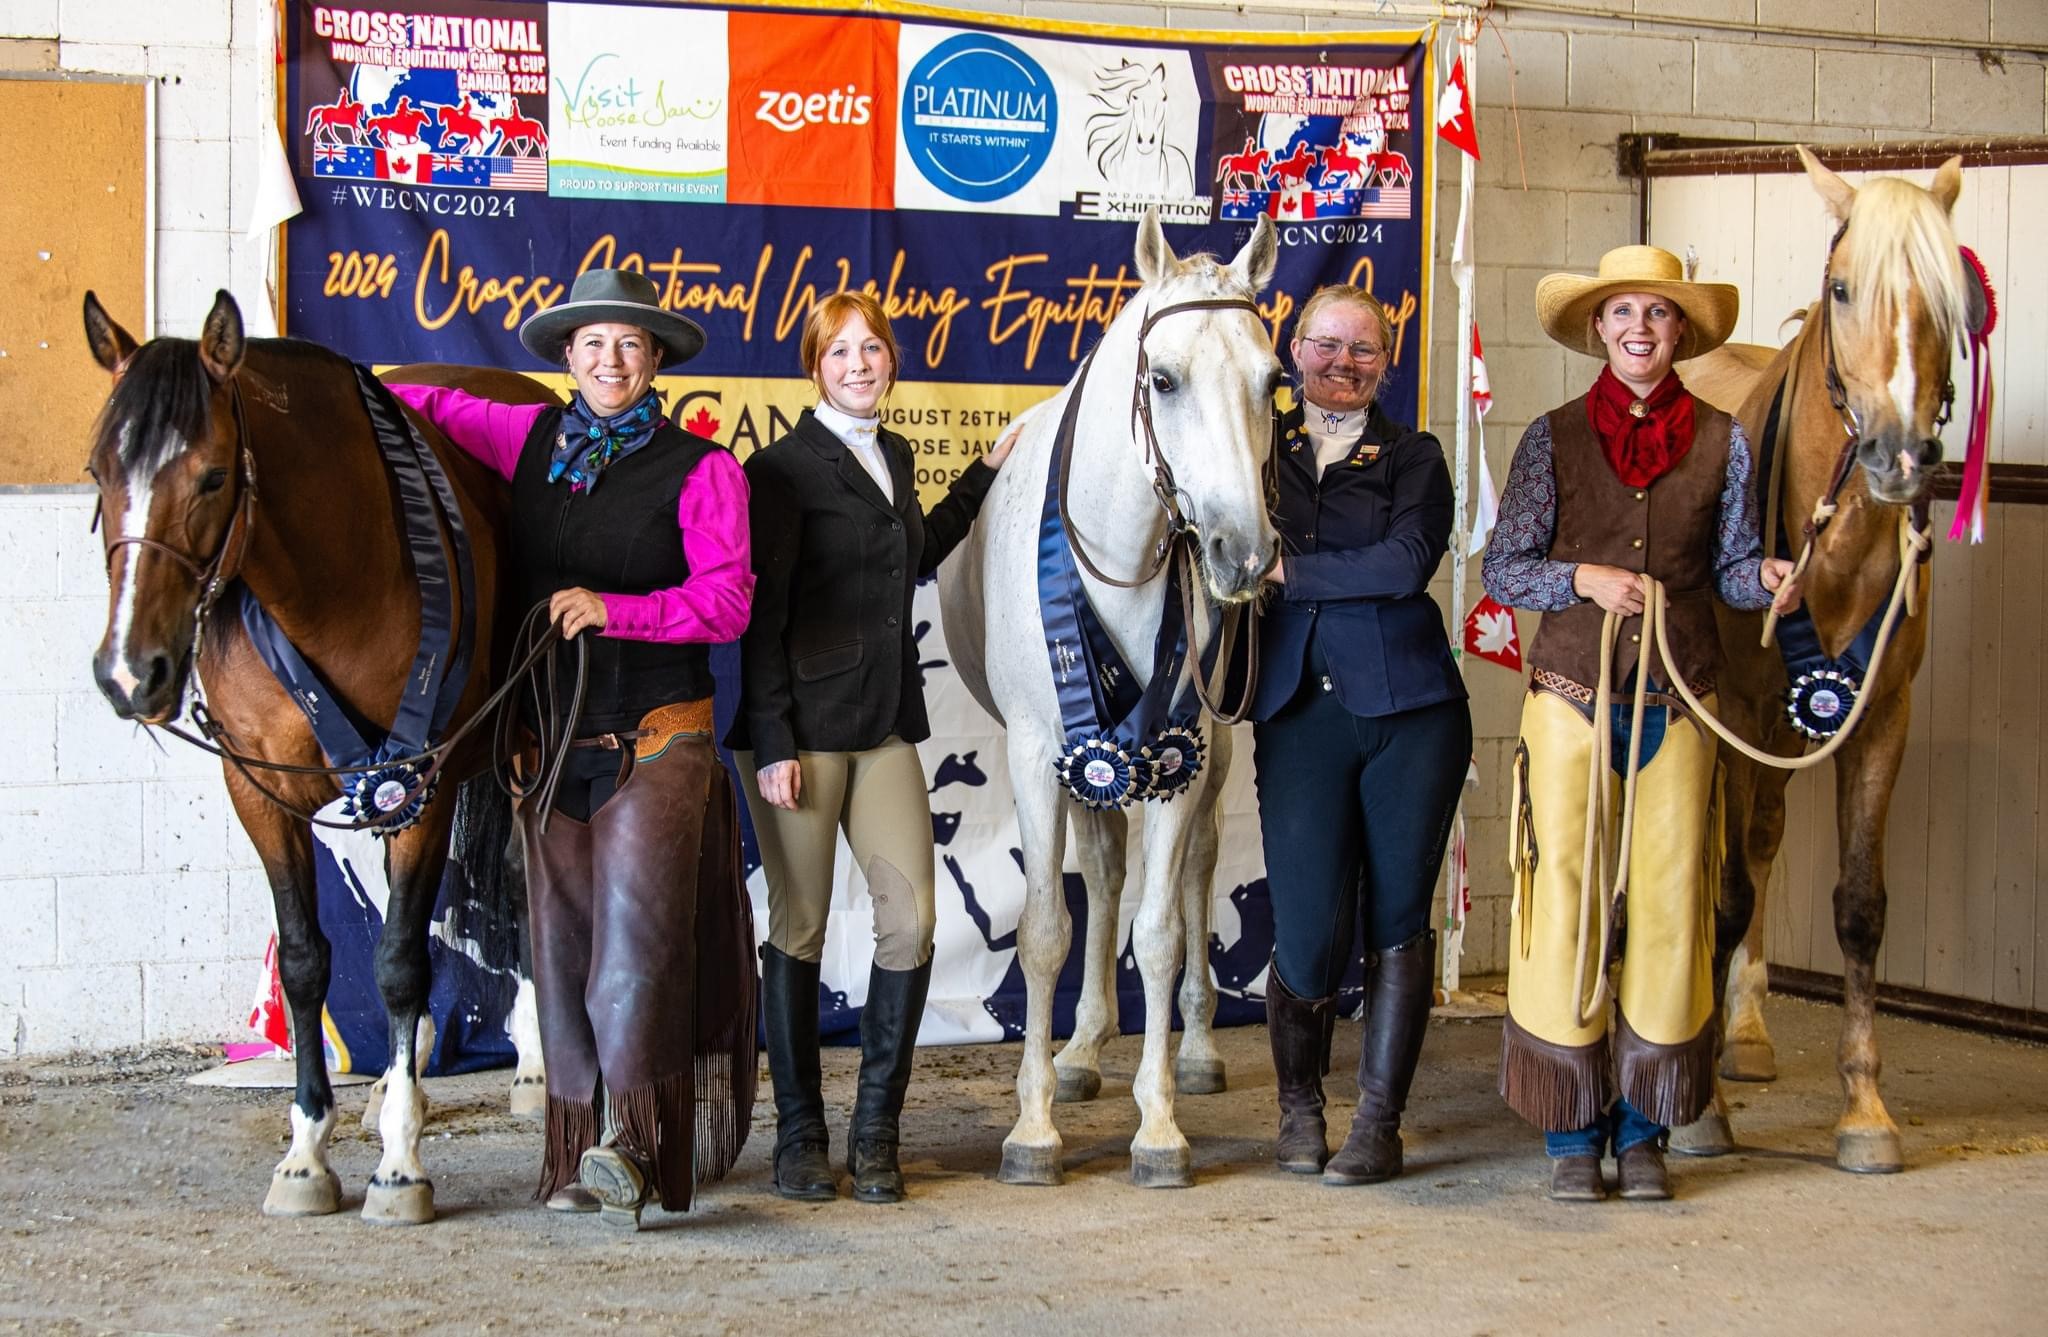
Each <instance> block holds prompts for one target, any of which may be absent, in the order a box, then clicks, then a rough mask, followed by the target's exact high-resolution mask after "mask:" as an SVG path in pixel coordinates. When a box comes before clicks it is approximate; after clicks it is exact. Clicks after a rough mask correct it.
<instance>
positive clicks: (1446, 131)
mask: <svg viewBox="0 0 2048 1337" xmlns="http://www.w3.org/2000/svg"><path fill="white" fill-rule="evenodd" d="M1436 132H1437V133H1438V134H1439V135H1441V136H1443V137H1444V139H1445V140H1447V141H1448V142H1450V143H1452V144H1454V145H1456V146H1457V147H1458V148H1461V149H1463V150H1464V151H1465V152H1467V153H1469V154H1471V155H1472V157H1473V158H1474V159H1475V160H1476V159H1477V158H1478V157H1479V127H1478V126H1477V125H1475V124H1473V121H1472V92H1471V89H1470V88H1469V87H1467V85H1466V83H1465V58H1464V57H1463V56H1460V57H1458V58H1457V59H1456V60H1454V61H1452V62H1451V77H1450V79H1449V80H1448V81H1447V82H1446V83H1445V84H1444V91H1443V92H1442V93H1440V94H1438V96H1437V100H1436Z"/></svg>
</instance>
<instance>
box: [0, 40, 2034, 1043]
mask: <svg viewBox="0 0 2048 1337" xmlns="http://www.w3.org/2000/svg"><path fill="white" fill-rule="evenodd" d="M962 7H963V8H968V9H975V10H980V11H982V12H989V13H1003V14H1015V15H1024V16H1031V17H1039V18H1051V19H1078V20H1084V21H1092V22H1109V23H1120V24H1131V25H1139V26H1151V27H1166V28H1179V29H1194V28H1213V29H1224V30H1246V31H1252V30H1260V31H1275V30H1282V31H1310V32H1315V31H1342V30H1355V29H1362V28H1372V27H1390V26H1391V27H1410V26H1413V21H1412V20H1400V21H1388V20H1384V19H1379V18H1376V17H1375V14H1374V11H1375V9H1376V6H1375V5H1374V4H1373V3H1371V0H1358V2H1357V3H1349V4H1332V5H1326V6H1310V5H1302V4H1292V3H1284V2H1283V3H1270V2H1269V3H1261V2H1260V0H1248V2H1247V3H1245V4H1241V5H1223V4H1217V5H1211V6H1203V5H1146V4H1122V3H1113V2H1108V3H1085V4H1084V3H1070V2H1069V0H1043V2H1038V0H992V2H991V3H980V4H976V3H971V0H970V2H969V3H965V4H963V6H962ZM1579 7H1581V8H1586V7H1592V6H1587V5H1584V4H1581V5H1580V6H1579ZM1598 7H1600V8H1604V9H1606V10H1608V11H1610V13H1611V15H1612V17H1609V18H1589V17H1582V16H1577V17H1567V16H1562V15H1554V14H1544V13H1541V12H1537V11H1534V10H1522V9H1518V8H1516V7H1514V6H1513V5H1512V4H1510V5H1508V6H1505V7H1503V8H1501V9H1499V10H1497V11H1496V12H1495V13H1494V14H1493V15H1492V16H1491V19H1490V25H1489V29H1488V30H1487V31H1486V32H1483V33H1482V34H1481V39H1480V66H1479V90H1478V97H1479V102H1480V106H1481V108H1482V110H1481V112H1480V130H1481V140H1482V144H1483V147H1484V151H1485V153H1486V155H1487V156H1486V160H1485V162H1484V163H1483V164H1482V165H1481V166H1480V169H1479V171H1480V175H1479V192H1478V199H1477V201H1476V207H1477V217H1476V232H1475V235H1476V246H1477V254H1478V257H1479V259H1480V271H1479V286H1478V293H1477V310H1478V318H1479V322H1480V328H1481V330H1482V331H1483V333H1484V335H1485V338H1486V344H1487V364H1488V368H1489V370H1490V371H1491V373H1492V376H1493V386H1494V394H1495V404H1496V407H1495V410H1494V414H1493V417H1492V419H1491V421H1490V422H1489V423H1488V425H1487V426H1488V430H1487V441H1488V448H1489V449H1488V453H1489V456H1490V458H1491V460H1492V464H1493V469H1494V475H1495V477H1496V478H1497V479H1498V478H1505V476H1506V469H1507V461H1508V455H1509V452H1510V450H1511V449H1512V446H1513V442H1514V439H1515V437H1516V436H1517V435H1518V434H1519V432H1520V430H1521V428H1522V426H1523V425H1524V424H1525V423H1526V422H1527V421H1528V420H1529V419H1530V418H1531V417H1533V416H1535V415H1536V414H1539V413H1542V412H1544V411H1545V410H1547V409H1548V408H1550V407H1552V406H1553V405H1555V404H1557V403H1559V402H1561V401H1562V400H1564V399H1565V398H1567V397H1569V396H1570V395H1573V394H1576V393H1577V392H1578V391H1579V390H1580V389H1581V388H1583V386H1584V385H1585V384H1586V383H1588V382H1589V381H1590V380H1591V378H1592V376H1593V374H1594V370H1595V368H1594V366H1593V364H1592V363H1591V362H1589V361H1587V360H1585V359H1582V358H1578V357H1576V356H1574V355H1571V354H1567V353H1565V352H1563V351H1562V350H1559V349H1557V348H1556V347H1555V346H1553V345H1551V344H1549V343H1548V342H1547V341H1545V340H1544V339H1543V337H1542V334H1541V332H1540V331H1539V330H1538V329H1537V327H1536V323H1535V319H1534V315H1533V306H1532V294H1533V292H1534V289H1535V284H1536V280H1537V279H1538V278H1540V277H1541V276H1542V275H1543V274H1544V273H1546V272H1548V271H1550V270H1552V269H1557V268H1565V267H1585V266H1589V265H1591V264H1592V263H1594V262H1595V261H1596V260H1597V258H1598V257H1599V255H1600V253H1601V252H1602V251H1603V250H1605V249H1606V248H1607V247H1609V246H1613V245H1616V244H1619V243H1621V242H1625V241H1629V240H1632V239H1633V238H1634V235H1635V227H1636V208H1635V201H1634V197H1633V193H1632V191H1631V188H1630V186H1629V183H1627V182H1626V181H1624V180H1622V179H1621V178H1620V177H1618V176H1617V175H1616V173H1615V169H1614V151H1613V150H1614V141H1615V137H1616V136H1617V135H1619V134H1622V133H1624V132H1627V131H1631V130H1634V131H1673V132H1686V133H1692V134H1702V135H1715V136H1721V137H1726V138H1751V137H1759V138H1769V139H1801V140H1807V141H1816V140H1844V139H1870V138H1873V137H1879V138H1886V139H1894V138H1902V137H1908V136H1912V135H1930V136H1931V135H1946V134H1961V133H1978V132H1981V133H2001V134H2013V133H2032V134H2038V133H2042V132H2043V131H2044V129H2048V124H2044V115H2048V112H2044V88H2048V83H2044V79H2048V76H2044V69H2043V63H2042V60H2041V59H2040V57H2039V56H2038V55H2024V54H2020V53H2018V52H2015V51H2011V50H2007V51H2005V52H2004V53H2003V54H2002V56H1997V55H1994V56H1993V57H1989V58H1983V59H1980V58H1979V57H1978V55H1976V54H1975V53H1973V52H1971V51H1968V50H1960V49H1955V48H1946V47H1937V46H1933V45H1930V44H1929V42H1928V39H1936V38H1962V39H1974V40H1977V41H1982V42H1986V43H1990V42H2004V43H2014V44H2018V45H2021V46H2024V45H2026V44H2029V43H2031V44H2033V45H2034V46H2035V47H2036V48H2040V47H2048V5H2044V4H2043V3H2042V2H2041V0H1942V3H1939V4H1933V3H1927V2H1926V0H1635V3H1632V4H1631V3H1610V4H1607V5H1603V6H1598ZM274 13H275V5H274V3H273V0H0V71H6V70H71V71H79V72H93V73H102V74H123V75H133V76H146V77H148V78H150V79H152V80H154V81H155V83H156V85H157V88H156V99H157V104H156V105H157V135H158V140H157V191H158V195H157V201H158V203H157V283H156V303H157V311H156V316H157V318H156V322H155V324H156V328H155V330H154V331H151V332H152V333H179V334H187V335H189V334H190V333H191V332H192V331H193V330H195V329H196V328H197V327H198V325H199V322H200V320H201V319H202V317H203V316H204V315H205V312H206V310H207V308H208V306H209V305H210V304H211V302H212V299H213V292H214V290H215V289H216V288H219V287H227V288H229V289H230V290H232V291H233V292H234V294H235V296H236V297H237V299H238V300H240V301H241V303H242V304H243V306H244V309H245V310H256V309H260V308H262V307H263V305H264V302H265V297H264V265H265V262H266V252H265V248H264V247H263V246H262V244H260V243H257V244H251V243H248V242H246V241H244V240H243V239H242V237H241V232H242V230H243V229H244V228H245V227H246V225H247V221H248V210H249V198H250V194H251V192H252V191H253V189H254V185H255V169H254V162H255V159H254V146H255V143H256V142H257V141H256V138H255V136H256V134H257V133H258V131H259V130H260V129H261V128H262V127H263V126H264V125H265V123H266V121H267V120H268V118H269V117H271V116H272V115H273V114H274V110H273V109H274V105H275V104H274V101H273V97H274V93H273V88H272V82H271V64H270V62H271V60H272V56H273V52H272V48H271V24H272V21H273V16H274ZM1688 19H1690V20H1699V21H1704V22H1708V23H1736V24H1749V25H1755V24H1761V25H1764V26H1766V27H1769V26H1773V25H1776V26H1785V27H1802V28H1815V29H1820V30H1824V31H1825V32H1828V33H1833V34H1841V36H1838V37H1827V38H1822V37H1809V36H1800V35H1773V34H1771V33H1767V32H1766V33H1754V32H1747V31H1736V30H1729V29H1725V28H1713V27H1698V26H1695V27H1687V26H1685V24H1684V21H1685V20H1688ZM1511 69H1512V81H1511V78H1510V71H1511ZM1511 89H1512V92H1513V95H1514V98H1515V100H1516V103H1517V106H1518V109H1519V114H1518V115H1517V116H1511V115H1510V114H1509V112H1508V109H1507V108H1508V100H1509V94H1510V90H1511ZM1442 161H1443V165H1444V169H1445V174H1446V181H1445V184H1444V187H1443V191H1442V195H1441V198H1440V201H1439V203H1440V213H1439V218H1440V219H1442V220H1443V227H1442V244H1441V245H1440V247H1439V257H1438V258H1439V272H1438V274H1437V276H1436V284H1437V287H1436V291H1437V294H1438V297H1437V304H1436V310H1435V312H1434V315H1435V319H1436V329H1437V331H1438V337H1437V339H1436V347H1435V350H1434V353H1435V359H1434V361H1435V366H1436V367H1437V368H1438V369H1439V374H1438V376H1437V379H1436V384H1435V387H1434V392H1433V394H1432V397H1431V398H1432V414H1433V416H1434V418H1435V419H1436V420H1437V421H1439V422H1443V421H1447V420H1448V416H1449V411H1450V402H1451V399H1450V392H1451V389H1452V378H1453V375H1454V373H1453V371H1452V369H1453V368H1454V367H1455V358H1454V356H1453V352H1454V350H1453V348H1452V341H1451V338H1450V330H1451V326H1452V323H1453V321H1454V319H1455V314H1456V293H1455V289H1454V288H1453V287H1452V285H1451V283H1450V275H1449V272H1448V263H1447V262H1448V257H1449V245H1450V240H1449V239H1450V226H1451V223H1452V222H1453V220H1454V218H1455V214H1454V212H1453V210H1454V206H1455V198H1456V197H1455V189H1454V185H1455V172H1456V159H1455V155H1453V154H1450V153H1446V155H1445V156H1444V158H1443V160H1442ZM1525 174H1526V182H1527V189H1526V190H1525V189H1524V187H1523V182H1524V177H1525ZM115 314H116V316H117V317H118V318H121V319H123V320H125V321H126V322H127V323H129V325H130V328H131V329H134V330H135V331H136V332H137V333H138V334H140V333H141V332H142V329H141V324H142V322H141V316H140V313H132V312H117V313H115ZM90 517H91V501H90V499H89V498H88V497H87V496H86V495H85V493H84V491H83V490H82V489H71V490H64V489H55V490H52V489H41V490H35V491H30V492H19V491H17V492H11V493H0V570H5V571H7V572H9V574H10V575H11V577H12V579H10V580H9V581H8V582H7V585H6V589H5V591H4V593H0V1055H4V1054H9V1053H29V1052H50V1051H56V1050H62V1049H67V1048H73V1047H80V1046H91V1047H99V1046H110V1045H126V1044H139V1043H145V1042H155V1041H168V1040H184V1039H205V1038H215V1037H218V1036H220V1035H221V1034H222V1033H223V1031H224V1030H226V1029H227V1028H228V1027H229V1026H230V1025H231V1020H232V1018H234V1017H235V1015H236V1012H237V1009H238V1008H239V1007H241V1006H242V1005H243V1004H244V1003H246V1001H247V996H248V994H249V993H250V991H251V989H252V988H253V985H254V982H255V979H256V968H257V962H258V958H259V957H260V954H261V952H262V949H263V943H264V940H265V937H266V936H267V934H268V932H269V928H270V908H269V893H268V890H267V889H266V888H265V886H264V884H263V879H262V875H261V873H260V871H259V870H258V869H257V867H256V865H255V859H254V855H253V852H252V851H251V850H250V849H249V847H248V845H247V842H246V841H245V840H244V839H243V838H242V836H241V833H240V829H239V827H237V826H236V825H235V823H234V820H233V816H232V814H231V813H230V811H229V809H228V805H227V802H226V797H225V792H224V790H223V789H222V787H221V783H220V779H219V773H218V771H217V770H216V769H215V768H214V767H213V765H212V764H211V763H210V762H207V761H206V759H204V758H202V757H200V756H198V755H197V754H193V753H191V752H190V751H189V750H188V749H184V748H182V747H181V746H177V745H173V746H172V747H171V748H170V750H168V751H159V750H158V749H157V748H156V747H155V746H153V745H152V744H151V743H150V742H149V741H148V740H147V739H145V738H144V737H142V736H141V735H140V733H139V731H135V730H132V729H130V728H128V727H127V726H124V725H120V724H118V723H116V722H115V721H114V720H113V718H112V716H111V715H110V713H109V712H108V711H107V710H106V708H105V706H104V704H103V703H102V702H101V701H100V699H99V697H98V695H97V693H96V692H95V691H94V689H93V686H92V683H91V681H90V679H89V676H88V669H87V665H88V662H89V659H90V655H91V650H92V646H93V643H94V642H95V640H96V639H97V637H98V635H99V631H100V627H101V625H102V622H103V620H104V614H105V588H106V587H105V582H104V577H103V576H102V574H101V569H100V560H99V549H98V543H97V541H96V540H94V539H93V538H92V537H91V536H90V535H89V534H88V532H87V523H88V521H89V519H90ZM1477 592H1478V589H1477V583H1476V579H1475V581H1474V582H1473V584H1472V589H1471V593H1472V595H1474V596H1476V594H1477ZM1448 593H1449V589H1448V580H1447V579H1446V580H1444V581H1440V582H1439V590H1438V595H1439V598H1440V599H1441V600H1442V601H1443V602H1445V603H1446V604H1448V602H1449V600H1448ZM1470 679H1471V682H1472V687H1473V713H1474V717H1475V722H1476V724H1477V726H1478V737H1479V763H1480V774H1481V779H1482V785H1481V788H1480V790H1479V792H1478V793H1477V794H1476V795H1475V796H1473V799H1472V801H1471V803H1470V804H1469V806H1468V812H1469V813H1470V815H1471V818H1472V827H1471V837H1472V856H1473V857H1472V874H1473V884H1474V887H1473V891H1474V906H1473V915H1472V923H1471V929H1470V933H1469V936H1468V941H1467V951H1466V969H1467V970H1468V972H1480V971H1489V970H1498V969H1500V968H1502V967H1503V966H1504V964H1505V956H1504V943H1505V926H1506V919H1507V916H1506V901H1505V899H1504V894H1505V881H1504V877H1503V875H1502V868H1501V852H1502V850H1504V848H1505V844H1504V842H1505V838H1506V837H1505V834H1504V830H1503V822H1502V817H1501V811H1500V810H1501V803H1502V795H1503V793H1504V788H1505V777H1506V770H1505V759H1506V756H1507V754H1508V753H1509V752H1510V751H1511V750H1512V746H1513V738H1514V731H1515V721H1516V714H1517V711H1518V709H1519V704H1520V693H1521V684H1520V683H1518V682H1516V681H1515V680H1514V679H1513V678H1512V677H1511V676H1510V675H1508V674H1507V673H1505V672H1504V671H1502V670H1499V669H1496V668H1493V667H1492V666H1490V665H1485V664H1477V665H1474V666H1473V668H1472V669H1471V671H1470Z"/></svg>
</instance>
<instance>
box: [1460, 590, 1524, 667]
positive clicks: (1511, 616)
mask: <svg viewBox="0 0 2048 1337" xmlns="http://www.w3.org/2000/svg"><path fill="white" fill-rule="evenodd" d="M1465 652H1466V653H1467V654H1473V655H1477V656H1479V657H1480V658H1481V659H1490V660H1492V661H1493V662H1494V663H1496V664H1499V665H1500V666H1501V667H1502V668H1510V669H1513V670H1514V671H1515V672H1517V673H1520V672H1521V671H1522V636H1521V633H1520V632H1518V631H1516V630H1515V610H1514V609H1512V608H1509V607H1507V606H1506V605H1504V604H1497V603H1495V602H1494V601H1493V599H1492V597H1491V596H1489V595H1481V596H1480V599H1479V602H1478V603H1476V604H1473V605H1472V611H1471V612H1470V613H1467V614H1466V615H1465Z"/></svg>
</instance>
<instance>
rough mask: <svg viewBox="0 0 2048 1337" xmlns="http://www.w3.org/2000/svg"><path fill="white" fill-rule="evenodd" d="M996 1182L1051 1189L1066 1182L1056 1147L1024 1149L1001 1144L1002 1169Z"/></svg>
mask: <svg viewBox="0 0 2048 1337" xmlns="http://www.w3.org/2000/svg"><path fill="white" fill-rule="evenodd" d="M996 1180H997V1182H999V1183H1004V1184H1027V1185H1029V1184H1035V1185H1039V1186H1041V1187H1046V1188H1051V1187H1054V1186H1056V1185H1059V1184H1062V1183H1064V1182H1066V1174H1065V1172H1064V1171H1062V1170H1061V1169H1060V1149H1059V1148H1058V1147H1056V1146H1055V1147H1024V1146H1016V1145H1014V1144H1012V1143H1009V1142H1005V1143H1003V1168H1002V1169H1000V1170H998V1171H996Z"/></svg>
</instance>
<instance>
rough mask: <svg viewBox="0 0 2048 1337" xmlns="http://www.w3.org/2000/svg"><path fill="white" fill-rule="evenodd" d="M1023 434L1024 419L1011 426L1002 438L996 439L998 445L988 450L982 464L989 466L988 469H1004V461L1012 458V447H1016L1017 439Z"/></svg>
mask: <svg viewBox="0 0 2048 1337" xmlns="http://www.w3.org/2000/svg"><path fill="white" fill-rule="evenodd" d="M1023 434H1024V420H1023V419H1022V418H1019V419H1017V420H1016V421H1015V422H1013V423H1011V424H1010V426H1009V428H1008V429H1007V430H1006V431H1004V433H1003V434H1002V436H1000V437H998V438H997V439H996V443H995V444H994V445H992V446H990V447H989V448H988V454H986V455H984V456H982V457H981V459H982V463H984V464H986V465H988V467H989V468H991V469H1000V468H1002V467H1003V461H1004V460H1006V459H1008V458H1010V447H1012V446H1014V445H1016V444H1017V438H1018V437H1020V436H1022V435H1023Z"/></svg>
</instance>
